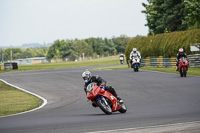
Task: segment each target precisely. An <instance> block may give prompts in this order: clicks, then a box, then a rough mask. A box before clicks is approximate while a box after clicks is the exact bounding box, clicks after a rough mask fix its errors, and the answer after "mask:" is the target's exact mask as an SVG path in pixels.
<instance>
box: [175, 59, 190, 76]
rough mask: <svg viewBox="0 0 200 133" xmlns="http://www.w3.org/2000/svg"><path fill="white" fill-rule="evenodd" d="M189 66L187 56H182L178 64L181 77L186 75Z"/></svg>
mask: <svg viewBox="0 0 200 133" xmlns="http://www.w3.org/2000/svg"><path fill="white" fill-rule="evenodd" d="M188 68H189V62H188V60H187V59H186V58H184V57H182V58H181V59H180V60H179V65H178V70H179V73H180V76H181V77H183V76H184V77H186V75H187V71H188Z"/></svg>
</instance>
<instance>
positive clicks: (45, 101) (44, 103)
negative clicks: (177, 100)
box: [0, 79, 47, 118]
mask: <svg viewBox="0 0 200 133" xmlns="http://www.w3.org/2000/svg"><path fill="white" fill-rule="evenodd" d="M0 80H1V81H2V82H4V83H5V84H7V85H9V86H12V87H14V88H16V89H18V90H21V91H23V92H26V93H29V94H31V95H33V96H36V97H38V98H40V99H42V100H43V102H42V104H41V105H40V106H39V107H37V108H34V109H32V110H28V111H24V112H21V113H16V114H12V115H7V116H0V118H3V117H9V116H15V115H20V114H24V113H28V112H32V111H35V110H38V109H41V108H43V107H44V106H45V105H46V104H47V100H46V99H45V98H43V97H42V96H40V95H38V94H35V93H33V92H30V91H28V90H25V89H22V88H20V87H18V86H15V85H13V84H10V83H8V82H6V81H5V80H3V79H0Z"/></svg>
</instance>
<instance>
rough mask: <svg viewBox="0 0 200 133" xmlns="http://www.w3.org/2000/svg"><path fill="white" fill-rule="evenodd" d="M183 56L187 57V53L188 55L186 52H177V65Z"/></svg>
mask: <svg viewBox="0 0 200 133" xmlns="http://www.w3.org/2000/svg"><path fill="white" fill-rule="evenodd" d="M182 57H185V58H187V55H186V54H185V53H182V54H181V53H180V52H179V53H178V54H177V57H176V66H177V67H178V64H179V59H180V58H182Z"/></svg>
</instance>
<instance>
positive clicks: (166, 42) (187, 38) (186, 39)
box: [125, 29, 200, 59]
mask: <svg viewBox="0 0 200 133" xmlns="http://www.w3.org/2000/svg"><path fill="white" fill-rule="evenodd" d="M195 43H200V29H196V30H188V31H179V32H172V33H164V34H157V35H155V36H147V37H141V38H136V39H132V40H131V41H130V42H129V43H128V45H127V47H126V50H125V55H126V57H128V58H127V59H129V55H130V52H131V51H132V49H133V48H137V49H138V50H139V51H140V53H141V56H142V57H143V58H145V57H149V56H163V57H175V56H176V55H177V53H178V49H179V48H183V49H184V51H185V52H186V53H187V54H193V53H196V52H191V51H190V45H192V44H195Z"/></svg>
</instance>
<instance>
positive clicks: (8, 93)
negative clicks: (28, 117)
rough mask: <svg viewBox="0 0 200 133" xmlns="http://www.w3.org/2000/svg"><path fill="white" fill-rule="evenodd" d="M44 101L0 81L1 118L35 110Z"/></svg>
mask: <svg viewBox="0 0 200 133" xmlns="http://www.w3.org/2000/svg"><path fill="white" fill-rule="evenodd" d="M41 104H42V100H41V99H40V98H38V97H36V96H33V95H30V94H28V93H25V92H23V91H20V90H18V89H15V88H13V87H11V86H8V85H7V84H5V83H3V82H2V81H0V116H6V115H11V114H16V113H20V112H24V111H27V110H31V109H34V108H36V107H38V106H39V105H41Z"/></svg>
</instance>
